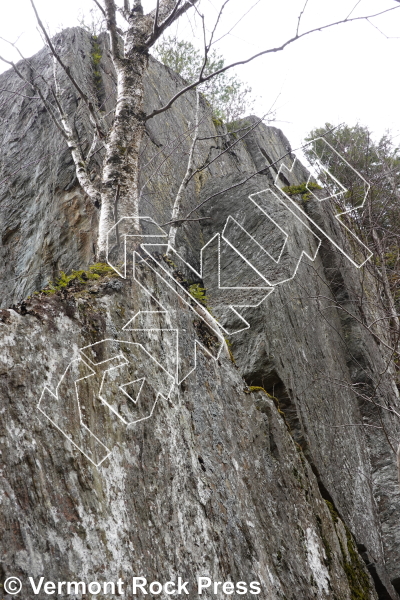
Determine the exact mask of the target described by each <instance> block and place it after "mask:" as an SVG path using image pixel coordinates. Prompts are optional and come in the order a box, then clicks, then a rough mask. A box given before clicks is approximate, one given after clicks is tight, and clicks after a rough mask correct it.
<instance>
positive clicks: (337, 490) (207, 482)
mask: <svg viewBox="0 0 400 600" xmlns="http://www.w3.org/2000/svg"><path fill="white" fill-rule="evenodd" d="M102 44H103V57H102V60H101V65H100V67H101V75H102V76H101V82H100V81H99V79H98V78H95V77H94V76H93V64H92V54H93V40H92V39H91V38H90V36H89V35H88V34H87V33H86V32H85V31H83V30H81V29H72V30H66V31H64V32H63V33H62V34H60V35H59V36H58V37H57V45H58V48H59V51H60V52H62V53H63V56H64V57H65V59H66V60H67V62H69V63H70V64H73V67H74V71H75V72H76V74H77V76H78V77H79V79H80V82H81V83H82V85H85V86H86V87H87V88H90V89H91V90H92V92H93V94H96V95H97V97H98V101H99V102H100V103H102V106H103V108H104V112H105V114H107V113H109V112H110V111H112V109H113V98H114V93H115V81H114V74H113V70H112V65H111V64H110V60H109V58H108V55H107V47H106V42H105V41H104V40H103V41H102ZM21 68H24V69H26V72H27V74H28V71H29V69H28V67H27V66H26V65H25V66H24V65H23V66H22V67H21ZM30 68H31V69H36V70H37V71H40V72H41V73H43V75H44V76H48V77H49V76H50V75H51V69H52V64H51V60H50V59H49V57H48V55H47V53H46V51H42V52H40V53H39V54H38V55H36V56H35V57H33V59H31V65H30ZM0 79H1V83H0V88H1V89H2V90H8V91H7V92H5V91H3V92H1V93H0V106H1V114H2V118H1V122H0V139H1V148H2V155H1V163H0V203H1V209H2V210H1V223H0V231H1V235H2V245H1V263H2V265H3V266H2V270H1V283H2V285H1V289H2V301H1V306H2V309H1V311H0V336H1V353H0V395H1V412H0V415H1V416H0V451H1V453H0V464H1V487H0V494H1V500H0V506H1V511H0V515H1V517H0V518H1V530H2V541H1V568H0V580H1V583H2V584H4V582H5V581H6V580H7V578H9V577H11V576H15V577H19V578H20V579H21V581H22V585H23V591H22V592H21V594H23V595H22V596H21V597H28V596H29V595H31V596H32V594H33V592H32V590H31V588H30V584H29V580H28V578H29V577H32V578H34V580H35V583H37V582H38V581H39V580H40V578H41V577H44V578H45V581H53V582H72V581H82V582H94V581H97V582H106V581H111V582H112V581H114V582H116V581H117V580H118V578H121V580H122V581H124V583H125V586H124V589H123V592H124V593H125V592H126V596H127V597H130V596H131V595H132V589H131V587H130V585H131V580H132V577H133V576H137V577H139V576H143V577H146V578H147V580H148V581H149V582H150V581H160V582H167V581H175V582H176V581H177V580H178V577H182V578H183V580H184V581H188V582H189V586H188V587H189V592H190V597H191V598H195V597H197V589H196V580H197V578H198V577H209V578H210V579H211V580H212V581H213V582H228V581H232V582H234V583H235V584H236V583H237V582H246V583H247V586H249V584H250V582H259V583H260V587H261V592H260V594H259V595H258V597H260V598H263V599H266V600H267V599H268V600H275V599H276V600H278V599H284V598H286V599H293V600H295V599H296V600H299V599H311V598H318V599H328V598H332V599H336V600H366V599H373V598H374V599H376V598H379V599H392V600H396V599H397V598H399V596H398V594H397V592H400V556H399V554H400V521H399V509H400V489H399V485H398V482H397V472H396V449H397V445H398V440H399V439H400V435H399V434H400V431H399V429H400V427H399V423H398V420H397V419H395V418H394V417H393V413H392V412H390V411H389V410H385V409H387V408H389V407H394V408H395V409H396V410H399V409H400V401H399V396H398V390H397V387H396V385H395V380H394V372H393V365H392V363H391V358H392V356H391V352H390V349H389V346H390V344H389V341H388V340H387V339H386V337H385V336H386V334H385V330H384V328H382V332H381V334H380V335H379V336H377V335H375V336H373V335H372V334H371V333H370V331H369V330H368V329H367V328H366V327H365V323H370V322H372V321H374V320H377V319H380V318H382V316H383V312H382V308H381V307H380V306H379V300H378V302H377V301H376V300H377V299H376V290H375V286H374V282H373V280H372V279H371V277H370V276H369V274H368V272H367V271H366V270H365V269H364V268H362V267H361V268H360V269H358V268H356V266H354V264H352V263H351V262H350V261H349V260H348V258H347V256H346V253H347V251H349V252H350V250H351V249H350V250H349V240H348V238H347V237H346V232H345V231H344V229H343V227H342V226H341V225H340V223H339V222H338V221H337V220H336V219H335V214H334V212H333V208H332V207H331V206H330V205H329V203H323V202H320V200H321V197H318V194H316V196H315V197H312V198H310V199H308V200H307V201H305V202H303V204H301V203H300V202H299V203H298V204H297V205H296V203H293V204H291V203H289V202H288V201H287V199H285V197H284V196H283V195H280V192H279V190H278V188H277V187H276V186H275V185H274V181H275V180H276V178H277V175H279V169H280V168H281V167H282V165H286V167H287V169H284V170H283V171H282V172H281V174H280V176H278V180H277V181H278V183H279V185H280V186H281V187H282V186H283V185H294V184H300V183H303V182H304V181H305V180H306V179H307V177H308V174H307V172H306V171H305V169H304V167H302V166H301V165H300V164H299V163H296V165H295V167H294V168H293V169H292V165H293V156H292V154H291V151H290V146H289V143H288V141H287V140H286V138H285V137H284V135H283V134H282V132H280V131H279V130H278V129H275V128H273V127H267V126H265V125H264V124H258V125H257V119H256V118H255V117H249V118H248V119H246V122H245V123H244V126H245V127H248V128H249V131H248V133H247V135H246V137H244V138H243V139H239V138H240V137H241V136H242V135H243V133H240V134H229V133H228V132H227V130H226V129H225V128H224V127H221V126H220V125H218V124H216V123H214V122H213V120H212V117H211V114H210V109H209V107H208V106H207V104H206V103H205V102H203V104H202V107H201V119H200V120H201V124H202V125H201V126H202V138H204V139H203V141H202V142H201V144H200V147H199V150H198V152H199V156H200V157H201V160H202V161H204V164H206V163H209V162H210V163H211V164H210V165H209V166H208V167H207V168H206V169H204V170H203V171H202V172H201V174H200V175H199V176H198V177H196V178H194V179H193V182H192V184H191V188H190V193H189V194H188V195H187V198H186V207H187V209H188V210H189V209H190V208H193V207H195V206H196V205H197V204H198V203H199V202H201V201H204V200H207V199H208V198H211V199H210V200H208V201H207V202H206V203H205V204H204V206H203V208H202V213H201V217H202V220H201V221H197V222H191V223H186V224H184V225H183V226H182V227H181V228H180V230H179V236H178V245H177V246H178V247H177V252H178V254H179V255H178V254H174V255H172V256H171V257H170V258H169V259H166V260H165V259H163V258H162V255H163V246H162V244H163V243H164V240H163V238H162V231H161V230H160V229H159V228H157V227H156V226H155V225H154V223H158V224H159V225H161V224H163V223H165V222H167V221H168V220H169V217H170V211H171V206H172V202H173V198H174V194H176V191H177V189H178V186H179V183H180V181H181V179H182V177H183V175H184V172H185V156H187V153H188V148H189V145H190V138H189V133H188V132H189V127H190V122H193V119H194V108H195V95H194V94H188V95H187V96H185V97H184V98H182V99H180V100H179V101H178V102H177V103H176V104H175V105H174V107H173V108H172V109H171V111H170V112H168V113H166V114H164V115H159V116H158V117H156V118H155V119H153V120H151V121H149V122H148V125H147V132H146V138H145V140H144V142H143V148H142V156H141V161H142V168H141V181H142V186H143V193H142V197H141V215H145V216H147V217H148V218H149V219H148V221H147V224H148V226H149V227H150V230H151V227H153V225H154V228H155V229H154V230H152V231H150V230H149V231H150V234H152V235H154V238H152V241H153V243H155V244H156V246H153V247H152V248H149V247H147V252H146V247H142V249H141V250H139V251H138V252H137V253H136V255H135V264H134V265H132V263H131V261H129V264H128V268H127V276H126V278H123V277H121V276H119V275H118V273H116V272H115V270H113V269H112V268H111V267H107V266H106V265H95V266H90V265H93V263H94V244H95V240H96V227H97V221H98V210H97V209H96V207H94V206H93V205H92V204H91V203H90V202H89V200H88V199H87V198H86V197H85V195H84V194H83V192H82V191H81V189H80V188H79V186H78V185H77V182H76V179H75V176H74V168H73V165H72V161H71V160H70V157H69V154H68V149H67V148H66V146H64V142H63V140H62V138H61V136H60V135H59V134H58V132H57V130H56V128H55V126H54V124H53V123H52V121H51V120H50V119H49V116H48V115H47V113H46V112H45V110H44V109H43V107H42V106H41V104H40V102H39V101H37V100H29V99H28V98H26V97H25V96H26V95H29V93H27V88H25V90H23V89H22V86H21V83H20V81H19V80H18V78H17V77H16V75H15V74H14V73H13V72H12V71H8V72H7V73H4V74H3V75H1V76H0ZM180 84H181V80H180V78H179V77H178V76H177V75H176V74H174V73H172V72H171V71H169V70H168V69H166V68H165V67H163V66H162V65H160V64H159V63H157V62H156V61H154V60H151V61H150V66H149V71H148V76H147V80H146V106H148V107H150V106H151V107H154V106H159V105H160V104H162V103H164V102H165V100H166V99H168V98H169V97H170V96H171V95H172V94H173V92H174V91H175V90H176V89H178V87H179V86H180ZM62 86H63V95H64V100H65V102H66V103H67V104H68V106H69V110H70V111H71V113H72V112H73V111H75V113H76V120H75V125H76V129H77V131H78V133H79V136H80V139H81V143H82V145H83V146H84V147H87V146H89V145H90V138H89V132H90V128H89V122H88V116H87V114H86V113H85V110H84V108H83V107H81V106H80V103H79V100H78V99H77V98H76V97H75V95H74V92H73V90H71V88H70V86H69V85H68V83H67V81H65V80H63V81H62ZM12 92H19V93H22V94H24V96H21V95H13V93H12ZM253 126H254V127H253ZM222 150H226V152H225V153H224V154H223V155H222V156H221V158H219V159H218V160H215V162H211V161H212V159H213V158H216V157H217V156H218V154H219V153H220V152H221V151H222ZM98 156H99V157H100V156H101V150H100V151H99V153H98ZM282 156H285V158H282V159H281V158H280V157H282ZM272 163H273V164H274V166H273V167H271V168H268V166H267V165H269V164H272ZM256 171H257V172H258V175H256V176H254V177H251V178H250V175H252V174H253V173H254V172H256ZM92 176H93V178H94V179H96V177H98V168H97V164H96V161H94V163H93V174H92ZM296 206H297V207H296ZM150 220H153V221H150ZM149 223H150V225H149ZM146 226H147V225H146ZM128 242H129V240H128ZM350 246H351V244H350ZM202 248H204V250H203V252H201V250H202ZM131 249H132V248H131ZM119 268H120V267H119ZM73 269H76V270H78V269H79V270H80V272H79V274H76V275H75V277H74V278H70V279H69V280H68V278H67V277H65V276H64V275H62V276H61V279H60V273H61V272H65V273H70V272H71V270H73ZM50 280H52V281H58V285H54V286H53V289H49V288H47V289H46V290H45V291H41V290H43V289H44V288H45V287H46V285H47V284H48V283H49V281H50ZM196 284H198V286H201V287H203V286H204V288H205V289H206V299H204V296H203V295H202V294H201V292H199V291H198V292H197V296H196V293H195V294H194V296H193V294H190V293H189V290H188V288H189V287H190V285H192V286H193V285H194V286H196ZM196 289H197V290H198V289H199V288H198V287H197V288H196ZM34 292H39V293H37V294H35V293H34ZM192 292H193V289H192ZM204 302H206V303H207V304H208V305H209V308H210V310H211V313H212V315H214V317H217V318H218V321H219V329H218V327H217V328H216V327H215V321H214V320H213V319H212V318H211V321H210V316H207V315H209V313H208V312H207V310H206V309H205V307H204V306H203V303H204ZM231 307H233V309H232V308H231ZM238 307H239V308H238ZM224 338H227V339H229V349H228V351H227V347H226V344H225V340H224ZM227 589H229V586H228V588H227ZM396 590H397V591H396ZM239 591H240V590H239ZM239 591H238V590H237V588H236V591H235V592H234V593H233V595H232V597H234V598H239V597H246V598H252V597H254V594H252V593H251V592H250V589H248V590H247V591H246V592H244V594H240V593H239ZM80 592H82V590H80ZM90 593H91V592H90V590H89V594H88V596H89V597H91V596H90ZM65 594H66V586H65V588H62V589H61V591H60V592H59V594H58V596H63V595H65ZM93 594H94V595H95V592H93ZM81 595H82V594H81V593H77V594H75V596H74V594H70V596H69V597H81ZM114 595H115V594H112V593H110V594H105V596H106V597H107V596H108V597H114ZM152 595H153V596H155V597H161V598H167V597H168V595H167V594H166V593H164V592H162V593H161V594H160V595H159V596H157V595H156V594H155V593H153V594H152ZM228 595H230V594H229V591H228V592H227V591H224V590H223V588H222V584H221V585H219V586H217V588H216V590H215V592H214V589H213V588H212V587H210V588H207V589H206V590H205V592H204V593H203V594H202V596H203V597H205V598H226V597H227V596H228ZM4 597H8V596H7V595H6V590H5V591H4ZM37 597H38V598H40V599H41V598H47V597H48V595H47V594H46V593H45V592H44V590H43V589H42V590H41V591H40V592H39V593H38V594H37ZM67 597H68V596H67ZM100 597H101V596H100Z"/></svg>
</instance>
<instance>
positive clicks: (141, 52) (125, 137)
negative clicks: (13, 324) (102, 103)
mask: <svg viewBox="0 0 400 600" xmlns="http://www.w3.org/2000/svg"><path fill="white" fill-rule="evenodd" d="M129 25H130V27H129V29H128V33H127V34H126V39H125V44H124V52H123V56H121V55H120V49H119V47H118V41H117V40H115V39H114V41H113V40H112V51H113V61H114V65H115V69H116V72H117V103H116V110H115V118H114V122H113V125H112V127H111V130H110V132H109V134H108V140H107V144H106V156H105V160H104V167H103V181H102V195H101V210H100V222H99V236H98V243H97V254H98V259H99V260H104V259H105V255H106V242H107V233H108V231H109V230H110V229H111V228H112V227H113V225H115V223H117V222H118V220H119V219H121V218H122V217H138V216H139V201H138V198H139V194H138V182H139V150H140V144H141V141H142V138H143V133H144V128H145V115H144V113H143V91H144V85H143V79H144V75H145V72H146V69H147V65H148V60H149V55H148V48H147V46H146V44H145V39H146V37H147V36H148V33H149V25H150V23H149V17H148V16H147V15H143V13H142V12H141V11H135V12H134V11H132V16H131V17H130V23H129ZM137 227H138V221H137Z"/></svg>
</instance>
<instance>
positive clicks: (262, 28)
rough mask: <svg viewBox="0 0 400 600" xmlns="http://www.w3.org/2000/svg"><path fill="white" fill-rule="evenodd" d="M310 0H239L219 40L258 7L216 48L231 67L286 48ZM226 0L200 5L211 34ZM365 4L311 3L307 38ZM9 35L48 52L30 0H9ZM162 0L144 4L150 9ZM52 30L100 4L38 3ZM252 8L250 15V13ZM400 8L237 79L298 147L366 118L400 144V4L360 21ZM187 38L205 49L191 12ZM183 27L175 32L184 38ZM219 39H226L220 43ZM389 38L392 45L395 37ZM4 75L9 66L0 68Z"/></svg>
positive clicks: (300, 46) (370, 1) (262, 61)
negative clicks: (319, 130)
mask: <svg viewBox="0 0 400 600" xmlns="http://www.w3.org/2000/svg"><path fill="white" fill-rule="evenodd" d="M304 1H305V0H281V1H272V0H259V1H258V2H257V0H246V2H245V3H244V2H243V0H230V3H229V4H228V5H227V7H226V9H225V13H224V15H223V18H222V19H221V22H220V26H219V29H218V31H219V32H220V35H222V34H224V33H226V32H228V31H229V30H230V28H231V27H232V26H233V25H234V24H235V23H236V21H237V20H238V19H240V17H241V16H242V15H243V12H245V11H246V10H249V9H250V8H251V7H252V5H253V4H255V6H254V8H253V9H252V10H250V12H249V13H248V14H247V15H246V16H245V18H244V19H243V20H242V21H241V22H240V23H239V24H238V25H237V27H236V28H234V29H233V30H232V31H231V32H230V33H229V34H228V35H226V36H225V37H224V38H223V39H222V40H221V41H220V42H219V43H218V45H217V48H218V50H219V51H220V52H221V53H222V54H223V55H224V56H225V58H226V60H227V61H228V62H231V61H234V60H238V59H242V58H244V57H247V56H251V55H252V54H255V53H257V52H259V51H261V50H263V49H266V48H270V47H273V46H275V45H280V44H281V43H282V42H284V41H286V40H287V39H289V38H291V37H292V36H293V35H294V33H295V31H296V26H297V18H298V15H299V13H300V11H301V9H302V8H303V5H304ZM222 3H223V2H222V0H201V3H200V9H201V11H203V12H204V13H205V15H206V28H207V30H210V29H211V27H212V24H213V22H214V16H215V14H216V9H218V8H219V7H220V6H221V5H222ZM356 3H357V0H335V2H328V1H327V0H308V3H307V7H306V10H305V12H304V14H303V18H302V22H301V27H300V32H302V31H306V30H307V29H309V28H312V27H316V26H319V25H324V24H326V23H329V22H332V21H335V20H338V19H342V18H344V17H346V16H347V15H348V14H349V13H350V11H351V10H352V9H353V7H354V6H355V5H356ZM1 4H2V6H1V8H0V19H1V20H0V36H1V37H3V38H7V39H8V40H11V41H15V40H16V39H17V38H19V41H18V45H19V47H20V49H21V50H22V51H23V53H24V54H25V55H31V54H34V53H35V52H36V51H37V50H39V49H40V48H41V47H42V42H41V39H40V37H39V35H38V33H37V31H36V23H35V20H34V16H33V13H32V9H31V6H30V2H29V0H18V2H16V1H14V2H8V1H7V2H6V0H1ZM154 4H155V1H154V0H144V5H145V8H146V9H151V8H152V7H153V6H154ZM36 5H37V7H38V10H39V12H40V14H41V16H42V18H43V20H44V21H45V22H46V23H47V24H48V26H49V29H50V31H51V33H53V34H54V33H56V32H57V31H59V30H60V29H62V27H63V26H64V27H67V26H73V25H75V24H77V19H78V17H79V15H82V14H87V13H88V11H89V9H90V8H91V7H92V5H93V2H92V0H68V2H64V1H63V0H36ZM243 6H245V9H243ZM396 6H398V9H397V10H393V11H392V12H390V13H388V14H387V15H383V16H381V17H378V18H376V19H374V20H373V23H374V24H375V25H376V26H377V27H378V28H379V29H380V31H381V32H379V31H378V30H377V29H376V28H374V27H373V25H372V24H370V23H367V22H365V21H364V22H358V23H348V24H345V25H339V26H336V27H334V28H332V29H329V30H327V31H323V32H317V33H314V34H312V35H310V36H309V37H308V38H305V39H303V40H299V41H297V42H295V43H294V44H292V45H291V46H289V47H288V48H286V49H285V50H284V51H283V52H280V53H276V54H270V55H268V56H264V57H261V58H259V59H257V60H256V61H254V62H253V63H251V64H249V65H246V66H244V67H240V68H238V69H237V71H236V73H237V74H238V75H239V76H240V77H241V78H242V79H243V80H244V81H246V82H248V83H249V84H250V86H251V87H252V88H253V93H254V95H255V96H256V97H257V104H256V106H257V109H256V111H255V112H256V113H257V114H258V115H259V116H261V115H262V114H264V113H265V112H267V110H268V109H269V108H270V106H271V105H273V104H274V103H275V109H276V111H277V121H276V125H277V126H278V127H280V128H281V129H283V131H284V133H285V134H286V135H287V137H288V138H289V140H290V142H291V144H292V147H293V148H296V147H297V146H298V145H300V144H301V140H302V139H303V137H304V136H305V135H306V134H307V133H308V132H309V131H310V129H312V128H313V127H317V126H321V125H323V124H324V123H325V122H326V121H329V122H332V123H333V124H337V123H339V122H342V121H344V122H347V123H348V124H350V125H352V124H355V123H356V122H357V121H359V122H360V123H362V124H365V125H367V126H369V127H370V128H371V129H372V130H373V131H374V132H375V134H376V136H379V135H381V134H382V133H383V132H384V131H385V130H386V129H391V130H393V132H394V134H395V135H396V134H397V135H398V136H399V137H398V138H397V139H398V140H399V141H400V121H399V117H398V114H399V104H400V103H399V100H400V82H399V68H398V64H399V56H400V53H399V50H400V2H396V1H395V0H360V1H359V2H358V4H357V6H356V9H355V11H354V13H353V14H352V16H359V15H368V14H373V13H375V12H380V11H382V10H384V9H386V8H392V7H396ZM177 28H178V31H177V32H178V35H180V36H182V37H185V38H188V39H190V40H191V41H195V40H196V38H197V40H198V43H199V44H200V43H201V36H202V32H201V27H200V20H199V18H198V17H197V18H195V17H194V14H193V13H192V14H191V16H190V18H189V17H183V18H182V19H181V21H180V22H179V24H178V26H177ZM177 28H176V27H175V26H174V28H173V30H172V31H171V33H175V32H176V30H177ZM217 37H219V36H217ZM388 38H389V39H388ZM0 54H1V55H2V56H5V57H6V58H9V59H14V54H13V51H12V49H11V48H10V47H9V46H7V45H6V44H4V43H2V42H1V41H0ZM2 70H4V67H3V65H1V64H0V71H2Z"/></svg>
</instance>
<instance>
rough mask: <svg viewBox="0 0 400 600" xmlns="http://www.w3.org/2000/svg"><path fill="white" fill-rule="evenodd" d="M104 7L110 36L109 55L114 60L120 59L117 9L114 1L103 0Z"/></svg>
mask: <svg viewBox="0 0 400 600" xmlns="http://www.w3.org/2000/svg"><path fill="white" fill-rule="evenodd" d="M104 2H105V5H106V19H107V29H108V32H109V34H110V42H111V54H112V57H113V59H114V60H119V59H120V58H121V55H120V50H119V37H118V31H117V8H116V6H115V1H114V0H104Z"/></svg>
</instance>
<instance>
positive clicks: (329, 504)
mask: <svg viewBox="0 0 400 600" xmlns="http://www.w3.org/2000/svg"><path fill="white" fill-rule="evenodd" d="M325 504H326V505H327V507H328V508H329V512H330V513H331V517H332V521H333V522H334V523H335V524H336V523H337V522H338V519H339V516H338V514H337V512H336V510H335V507H334V506H333V504H332V502H329V500H325Z"/></svg>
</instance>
